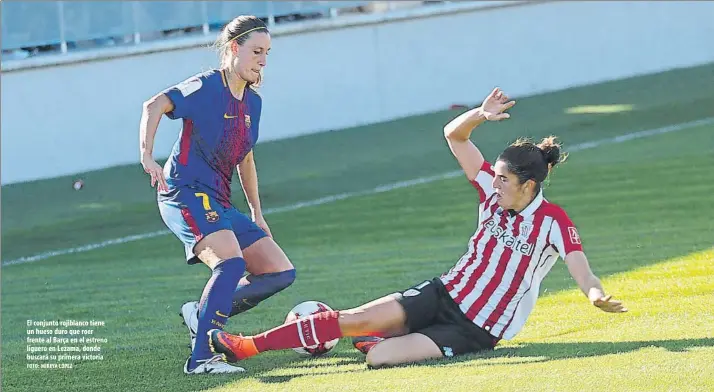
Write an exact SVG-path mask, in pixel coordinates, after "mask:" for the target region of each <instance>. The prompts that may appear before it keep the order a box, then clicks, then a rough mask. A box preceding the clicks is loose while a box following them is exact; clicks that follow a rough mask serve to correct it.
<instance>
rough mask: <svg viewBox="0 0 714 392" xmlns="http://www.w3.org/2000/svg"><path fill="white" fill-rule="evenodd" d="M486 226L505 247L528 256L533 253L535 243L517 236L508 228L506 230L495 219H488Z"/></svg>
mask: <svg viewBox="0 0 714 392" xmlns="http://www.w3.org/2000/svg"><path fill="white" fill-rule="evenodd" d="M484 228H485V229H486V230H488V232H489V233H491V235H492V236H493V237H495V238H496V240H497V241H498V242H500V243H502V244H503V245H504V246H505V247H507V248H510V249H511V250H513V251H515V252H518V253H522V254H524V255H526V256H531V255H533V249H534V248H535V244H530V243H528V242H526V241H525V240H523V239H521V238H517V237H516V236H514V235H513V234H511V233H509V232H508V231H507V230H504V229H503V228H502V227H501V226H499V225H497V224H496V221H495V220H493V219H489V220H487V221H486V223H485V224H484Z"/></svg>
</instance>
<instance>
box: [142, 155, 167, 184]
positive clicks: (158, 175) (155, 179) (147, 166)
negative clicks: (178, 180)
mask: <svg viewBox="0 0 714 392" xmlns="http://www.w3.org/2000/svg"><path fill="white" fill-rule="evenodd" d="M141 165H142V166H143V167H144V172H145V173H146V174H148V175H150V176H151V187H152V188H153V187H154V186H156V190H158V191H159V192H165V191H168V190H169V185H168V184H167V183H166V178H164V169H163V168H162V167H161V165H159V164H158V163H156V161H155V160H154V158H152V157H151V155H148V154H144V155H142V157H141Z"/></svg>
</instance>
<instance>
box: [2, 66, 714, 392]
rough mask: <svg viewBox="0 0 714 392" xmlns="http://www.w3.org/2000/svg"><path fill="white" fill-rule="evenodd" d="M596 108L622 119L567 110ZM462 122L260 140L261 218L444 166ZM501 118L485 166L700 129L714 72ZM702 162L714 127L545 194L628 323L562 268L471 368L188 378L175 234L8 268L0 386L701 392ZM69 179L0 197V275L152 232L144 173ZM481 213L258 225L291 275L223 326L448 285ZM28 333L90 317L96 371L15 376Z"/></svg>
mask: <svg viewBox="0 0 714 392" xmlns="http://www.w3.org/2000/svg"><path fill="white" fill-rule="evenodd" d="M485 93H487V92H475V97H480V96H481V95H483V94H485ZM597 105H620V106H611V108H613V107H614V108H617V109H623V110H621V111H618V110H615V111H607V110H606V112H607V113H586V114H581V112H582V111H583V110H582V108H583V107H586V108H587V107H588V106H597ZM573 108H576V109H573ZM578 108H580V109H578ZM585 111H588V110H585ZM594 111H598V110H594ZM454 115H456V112H448V111H447V112H439V113H433V114H429V115H424V116H418V117H412V118H407V119H402V120H397V121H393V122H389V123H384V124H376V125H373V126H368V127H361V128H355V129H349V130H344V131H341V132H326V133H321V134H317V135H310V136H305V137H301V138H296V139H291V140H284V141H279V142H271V143H265V144H261V145H259V146H258V147H257V148H256V159H257V160H258V168H259V176H260V184H261V195H262V199H263V204H264V208H275V207H280V206H285V205H289V204H291V203H295V202H299V201H305V200H311V199H314V198H318V197H323V196H327V195H333V194H338V193H341V192H356V191H361V190H365V189H371V188H373V187H375V186H378V185H383V184H389V183H392V182H395V181H402V180H409V179H413V178H418V177H421V176H430V175H436V174H440V173H444V172H448V171H452V170H455V169H457V168H458V167H457V165H456V163H455V161H454V159H453V158H452V157H451V155H450V154H449V151H448V148H447V147H446V146H445V143H444V141H443V138H442V136H441V131H440V130H441V127H442V126H443V124H444V123H445V122H446V121H448V119H449V118H451V117H453V116H454ZM512 116H513V118H512V119H511V120H509V121H507V122H503V123H499V124H487V125H484V126H483V127H482V128H479V129H478V130H477V132H476V133H475V134H474V137H473V140H474V141H475V142H476V143H477V144H478V145H479V146H480V147H481V148H482V150H483V151H484V153H485V155H486V156H487V158H489V159H493V158H494V157H495V156H496V154H497V153H498V152H499V151H500V149H502V148H503V147H504V146H505V145H506V144H507V143H508V142H509V141H511V140H513V139H514V138H515V137H517V136H521V135H522V136H532V137H540V136H545V135H548V134H551V133H553V134H556V135H558V136H560V137H561V139H562V140H563V141H564V142H565V143H566V150H567V146H568V145H575V144H578V143H583V142H587V141H592V140H600V139H604V138H611V137H614V136H618V135H624V134H627V133H630V132H635V131H640V130H646V129H652V128H658V127H663V126H668V125H673V124H680V123H684V122H688V121H692V120H698V119H704V118H710V117H714V65H710V66H703V67H697V68H691V69H683V70H676V71H671V72H666V73H662V74H657V75H650V76H644V77H638V78H633V79H628V80H622V81H614V82H609V83H604V84H600V85H594V86H586V87H580V88H574V89H569V90H565V91H560V92H554V93H549V94H544V95H540V96H534V97H527V98H522V99H519V103H518V104H517V105H516V107H515V108H514V109H513V110H512ZM160 132H161V130H160ZM713 166H714V125H702V126H695V127H688V128H686V129H681V130H679V131H678V132H671V133H667V134H662V135H657V136H651V137H647V138H642V139H636V140H629V141H625V142H622V143H617V144H607V145H602V146H599V147H595V148H591V149H586V150H582V151H577V152H574V153H573V154H571V156H570V158H569V160H568V162H566V163H565V164H564V165H563V166H561V167H559V168H557V169H556V170H555V172H554V173H553V175H552V177H551V180H550V183H549V185H548V186H547V188H546V190H545V193H546V197H547V198H548V199H549V200H550V201H552V202H555V203H557V204H560V205H561V206H563V207H564V208H565V209H566V210H567V211H568V212H569V214H570V216H571V218H572V219H573V220H574V221H575V223H576V224H577V225H578V227H579V230H580V234H581V236H582V238H583V243H584V247H585V251H586V253H587V255H588V257H589V259H590V262H591V265H592V267H593V270H594V271H595V273H596V274H598V275H599V276H600V277H601V278H602V279H603V284H604V286H605V288H606V290H607V291H609V292H611V293H612V294H614V295H615V296H616V297H617V298H620V299H622V300H623V301H624V302H625V304H626V305H627V307H628V308H629V309H630V311H629V312H628V313H626V314H620V315H612V314H605V313H602V312H599V311H597V310H596V309H595V308H594V307H592V306H590V305H589V304H588V302H587V300H586V298H585V297H584V296H583V295H582V294H581V293H580V292H579V291H578V290H577V288H576V286H575V283H574V281H573V280H572V279H571V278H570V277H569V275H568V273H567V269H566V268H565V266H564V265H563V263H562V262H560V263H558V264H556V266H555V267H554V268H553V270H552V271H551V273H550V275H549V276H548V277H547V278H546V279H545V281H544V283H543V286H542V294H541V299H540V300H539V303H538V304H537V306H536V309H535V311H534V313H533V314H532V316H531V318H530V319H529V321H528V323H527V324H526V327H525V328H524V330H523V331H522V332H521V334H519V335H518V336H517V337H516V339H514V340H512V341H509V342H502V343H501V344H499V346H498V347H497V349H496V350H495V351H494V352H491V353H488V354H485V355H469V356H465V357H461V358H456V359H450V360H443V361H433V362H428V363H425V364H419V365H413V366H404V367H398V368H393V369H382V370H368V369H367V368H366V366H365V364H364V358H363V356H362V355H361V354H360V353H358V352H357V351H355V350H354V349H352V347H351V345H350V344H349V341H348V340H347V339H343V340H342V341H341V342H340V344H339V345H338V347H337V348H336V349H335V350H334V351H333V352H332V353H330V355H328V356H326V357H323V358H318V359H303V358H300V357H298V355H297V354H295V353H293V352H292V351H286V352H273V353H267V354H265V355H261V356H258V357H255V358H252V359H250V360H248V361H245V362H244V363H243V366H244V367H246V368H247V369H248V372H246V373H245V374H243V375H234V376H218V375H214V376H206V377H186V376H184V375H183V373H182V366H183V363H184V361H185V359H186V357H187V356H188V355H189V349H188V348H187V343H188V335H187V333H186V330H185V328H184V327H183V326H182V325H181V323H180V319H179V317H178V316H177V313H178V310H179V307H180V306H181V304H182V303H183V302H184V301H186V300H191V299H197V297H198V296H199V295H200V293H201V290H202V288H203V285H204V284H205V281H206V279H207V277H208V272H209V271H208V269H207V268H205V267H201V266H195V267H188V266H186V265H185V263H184V262H183V251H182V246H181V244H180V243H179V242H178V240H176V239H175V238H174V237H173V236H168V235H165V236H159V237H154V238H151V239H146V240H141V241H135V242H130V243H126V244H122V245H114V246H109V247H105V248H102V249H97V250H93V251H89V252H82V253H76V254H71V255H65V256H58V257H53V258H49V259H47V260H42V261H38V262H34V263H27V264H21V265H13V266H6V267H3V268H2V373H3V374H2V376H3V377H2V389H3V390H4V391H84V390H97V391H152V392H153V391H205V390H210V391H233V390H235V391H238V390H241V391H243V390H259V391H261V392H267V391H273V390H275V391H285V390H291V391H314V390H320V391H322V390H350V391H364V390H380V391H382V390H384V391H391V390H394V391H403V390H419V391H422V390H423V391H428V390H434V391H441V390H456V391H472V390H488V391H500V390H503V391H513V390H525V389H528V390H533V391H541V390H542V391H581V390H593V389H597V390H603V391H670V390H677V391H705V390H714V311H713V310H712V309H714V294H713V293H714V278H713V277H714V234H713V233H714V210H712V209H711V208H710V207H709V206H708V204H710V203H709V201H710V200H712V195H714V172H713V171H712V170H711V168H712V167H713ZM82 176H83V178H84V179H85V182H86V187H85V189H83V190H82V191H80V192H75V191H74V190H72V188H71V179H70V178H58V179H52V180H47V181H38V182H33V183H26V184H18V185H10V186H5V187H3V188H2V196H3V197H2V212H3V213H2V245H3V246H2V259H3V261H7V260H12V259H16V258H18V257H22V256H30V255H33V254H37V253H41V252H44V251H49V250H55V249H63V248H68V247H73V246H79V245H84V244H89V243H95V242H99V241H103V240H107V239H112V238H116V237H121V236H125V235H131V234H138V233H143V232H147V231H153V230H160V229H163V228H164V227H163V224H162V222H161V220H160V218H159V215H158V212H157V210H156V205H155V201H154V195H153V191H152V189H151V188H150V187H149V186H148V178H146V177H145V176H144V174H143V172H142V171H141V168H140V166H139V165H138V164H137V165H133V166H130V167H119V168H112V169H107V170H102V171H97V172H91V173H84V174H83V175H82ZM235 182H236V183H237V181H235ZM235 192H236V193H235V200H236V203H237V204H238V205H242V203H243V200H242V193H241V192H240V190H239V189H238V188H236V190H235ZM476 198H477V196H476V192H475V191H474V190H473V188H471V186H470V185H469V184H468V183H467V182H466V181H465V180H464V179H463V178H462V177H459V178H452V179H443V180H439V181H435V182H431V183H428V184H421V185H416V186H413V187H408V188H402V189H397V190H394V191H389V192H384V193H378V194H371V195H363V196H359V197H354V198H349V199H346V200H341V201H337V202H334V203H329V204H324V205H320V206H313V207H307V208H303V209H299V210H295V211H290V212H281V213H275V214H271V215H269V216H268V217H267V218H268V222H269V224H270V225H271V229H272V231H273V234H274V235H275V238H276V240H277V241H278V242H279V243H280V244H281V246H282V247H283V248H284V249H285V250H286V252H287V254H288V255H289V256H290V258H291V260H292V261H293V262H294V264H295V265H296V266H297V268H298V280H297V281H296V283H295V284H294V285H293V286H291V287H290V288H289V289H288V290H286V291H285V292H283V293H281V294H279V295H277V296H276V297H274V298H271V299H269V300H267V301H266V302H265V303H263V304H262V305H261V306H259V307H258V308H256V309H253V310H251V311H250V312H248V313H246V314H243V315H239V316H237V317H235V318H233V319H231V321H230V322H229V325H228V330H230V331H232V332H241V333H247V334H250V333H255V332H259V331H261V330H264V329H266V328H270V327H272V326H274V325H276V324H277V323H280V322H281V321H282V320H283V318H284V317H285V314H286V313H287V311H288V310H289V309H290V308H291V307H292V306H293V305H295V304H296V303H298V302H300V301H303V300H309V299H315V300H322V301H325V302H327V303H328V304H330V305H331V306H333V307H335V308H345V307H351V306H355V305H358V304H361V303H363V302H365V301H368V300H371V299H373V298H375V297H378V296H381V295H384V294H388V293H390V292H393V291H395V290H398V289H404V288H407V287H408V286H410V285H412V284H414V283H418V282H420V281H421V280H424V279H427V278H430V277H433V276H436V275H438V274H441V273H442V272H444V271H446V270H448V269H449V268H450V267H451V266H452V265H453V264H454V263H455V261H456V260H457V259H458V257H459V256H460V255H461V254H462V253H463V251H464V249H465V246H466V241H467V239H468V237H469V236H470V235H471V234H472V232H473V230H474V222H475V219H476ZM28 319H32V320H65V319H74V320H90V319H94V320H101V321H104V322H105V323H106V326H105V327H103V328H98V329H96V334H97V336H98V337H103V338H107V339H108V343H105V344H102V354H103V356H104V360H102V361H74V362H72V363H73V369H71V370H69V369H53V370H47V369H44V370H43V369H39V370H38V369H27V368H26V365H27V363H28V360H27V359H26V354H27V352H26V346H27V343H26V338H27V336H28V335H27V333H26V321H27V320H28Z"/></svg>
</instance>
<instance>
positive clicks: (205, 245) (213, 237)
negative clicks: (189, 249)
mask: <svg viewBox="0 0 714 392" xmlns="http://www.w3.org/2000/svg"><path fill="white" fill-rule="evenodd" d="M194 253H195V254H196V256H198V258H199V259H200V260H201V261H202V262H203V263H205V264H206V265H208V266H209V267H211V268H214V267H215V266H216V265H218V264H219V263H220V262H221V261H223V260H228V259H232V258H235V257H242V256H243V253H242V252H241V250H240V245H239V244H238V240H237V239H236V238H235V235H234V234H233V232H231V231H228V230H221V231H217V232H215V233H211V234H209V235H208V236H206V237H205V238H203V239H202V240H201V241H199V242H198V243H197V244H196V246H195V247H194Z"/></svg>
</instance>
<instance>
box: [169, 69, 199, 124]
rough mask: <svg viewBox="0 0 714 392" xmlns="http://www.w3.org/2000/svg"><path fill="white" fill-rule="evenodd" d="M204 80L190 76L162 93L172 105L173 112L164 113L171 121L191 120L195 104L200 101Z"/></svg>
mask: <svg viewBox="0 0 714 392" xmlns="http://www.w3.org/2000/svg"><path fill="white" fill-rule="evenodd" d="M204 83H205V80H203V78H201V77H200V76H192V77H190V78H188V79H186V80H184V81H183V82H181V83H179V84H177V85H175V86H173V87H171V88H168V89H166V90H164V91H163V93H164V94H166V96H168V97H169V99H170V100H171V102H172V103H173V104H174V110H173V111H171V112H169V113H166V116H167V117H168V118H170V119H172V120H175V119H177V118H191V117H192V116H193V113H194V110H195V107H196V106H197V102H198V101H199V100H200V99H201V95H202V94H201V88H202V87H203V85H204Z"/></svg>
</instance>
